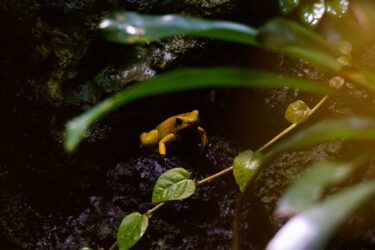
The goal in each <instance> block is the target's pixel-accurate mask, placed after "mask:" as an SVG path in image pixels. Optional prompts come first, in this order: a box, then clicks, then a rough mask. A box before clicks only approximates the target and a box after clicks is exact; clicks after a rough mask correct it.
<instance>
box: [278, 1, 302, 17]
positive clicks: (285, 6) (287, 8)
mask: <svg viewBox="0 0 375 250" xmlns="http://www.w3.org/2000/svg"><path fill="white" fill-rule="evenodd" d="M299 2H300V0H279V7H280V10H281V13H283V14H284V15H286V14H288V13H290V12H291V11H292V10H294V9H295V8H296V7H297V6H298V5H299Z"/></svg>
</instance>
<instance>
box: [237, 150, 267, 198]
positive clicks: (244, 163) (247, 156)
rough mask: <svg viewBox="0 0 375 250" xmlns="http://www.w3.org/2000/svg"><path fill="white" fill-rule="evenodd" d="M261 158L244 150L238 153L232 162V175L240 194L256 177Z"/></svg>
mask: <svg viewBox="0 0 375 250" xmlns="http://www.w3.org/2000/svg"><path fill="white" fill-rule="evenodd" d="M262 160H263V156H262V155H261V154H260V153H256V152H255V153H254V152H253V151H251V150H246V151H243V152H241V153H239V154H238V155H237V156H236V158H235V159H234V161H233V175H234V178H235V179H236V182H237V185H238V186H239V188H240V190H241V192H243V191H244V190H245V188H246V186H247V184H248V183H249V182H250V181H251V180H252V179H253V178H254V177H256V175H257V172H258V171H259V168H260V166H261V164H262Z"/></svg>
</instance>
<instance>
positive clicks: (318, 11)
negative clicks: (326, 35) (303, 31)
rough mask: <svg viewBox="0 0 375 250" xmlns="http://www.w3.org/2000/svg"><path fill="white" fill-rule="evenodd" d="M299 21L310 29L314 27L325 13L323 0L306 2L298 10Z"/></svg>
mask: <svg viewBox="0 0 375 250" xmlns="http://www.w3.org/2000/svg"><path fill="white" fill-rule="evenodd" d="M298 11H299V15H300V18H301V20H302V21H303V22H304V23H306V24H307V25H309V26H310V27H316V26H317V25H318V24H319V22H320V20H321V19H322V18H323V15H324V13H325V11H326V5H325V2H324V0H306V1H304V2H303V3H302V4H301V5H300V6H299V8H298Z"/></svg>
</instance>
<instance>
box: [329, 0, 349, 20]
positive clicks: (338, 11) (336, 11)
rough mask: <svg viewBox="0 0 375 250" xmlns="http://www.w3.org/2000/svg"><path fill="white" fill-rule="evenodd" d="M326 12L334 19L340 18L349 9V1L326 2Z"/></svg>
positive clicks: (335, 0) (330, 0)
mask: <svg viewBox="0 0 375 250" xmlns="http://www.w3.org/2000/svg"><path fill="white" fill-rule="evenodd" d="M326 8H327V10H326V12H327V13H328V14H330V15H332V16H334V17H342V16H343V15H345V14H346V12H347V11H348V9H349V0H326Z"/></svg>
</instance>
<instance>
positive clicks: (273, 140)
mask: <svg viewBox="0 0 375 250" xmlns="http://www.w3.org/2000/svg"><path fill="white" fill-rule="evenodd" d="M327 99H328V95H326V96H324V97H323V98H322V99H321V100H320V101H319V102H318V103H317V104H316V105H315V106H314V107H313V108H312V109H311V110H310V112H309V117H310V116H311V115H312V114H314V113H315V111H317V110H318V109H319V108H320V107H321V106H322V105H323V104H324V102H325V101H326V100H327ZM298 125H299V124H298V123H293V124H291V125H290V126H289V127H287V128H286V129H284V130H283V131H282V132H281V133H279V134H278V135H276V136H275V137H273V138H272V139H271V140H270V141H268V142H267V143H266V144H264V145H263V146H262V147H261V148H259V149H258V150H257V152H261V151H264V150H265V149H266V148H268V147H269V146H271V145H273V144H274V143H275V142H277V141H278V140H280V139H281V138H282V137H283V136H285V135H286V134H288V133H289V132H290V131H292V130H293V129H295V128H296V127H297V126H298ZM232 170H233V167H232V166H230V167H228V168H226V169H224V170H221V171H220V172H218V173H216V174H213V175H211V176H208V177H207V178H204V179H203V180H200V181H196V185H197V186H201V185H203V184H205V183H207V182H210V181H212V180H214V179H216V178H218V177H220V176H222V175H224V174H226V173H229V172H231V171H232Z"/></svg>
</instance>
